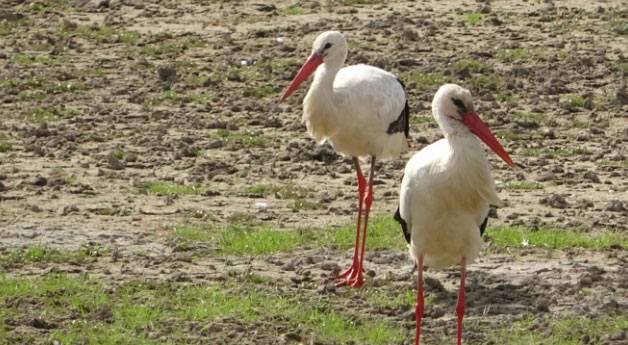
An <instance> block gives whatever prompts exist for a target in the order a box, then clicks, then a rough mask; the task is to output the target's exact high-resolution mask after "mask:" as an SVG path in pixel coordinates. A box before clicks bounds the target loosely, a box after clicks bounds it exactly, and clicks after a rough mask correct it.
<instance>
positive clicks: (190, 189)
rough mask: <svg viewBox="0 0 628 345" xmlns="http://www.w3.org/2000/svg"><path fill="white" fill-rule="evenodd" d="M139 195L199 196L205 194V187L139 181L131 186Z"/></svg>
mask: <svg viewBox="0 0 628 345" xmlns="http://www.w3.org/2000/svg"><path fill="white" fill-rule="evenodd" d="M133 187H134V188H136V190H137V191H139V192H140V193H150V194H156V195H174V194H178V195H199V194H202V193H203V192H205V187H203V186H201V185H199V184H194V185H181V184H172V183H168V182H164V181H140V182H137V183H135V184H134V185H133Z"/></svg>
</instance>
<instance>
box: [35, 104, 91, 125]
mask: <svg viewBox="0 0 628 345" xmlns="http://www.w3.org/2000/svg"><path fill="white" fill-rule="evenodd" d="M78 114H79V112H78V110H75V109H64V108H39V107H37V108H34V109H33V110H31V112H30V113H29V114H28V115H26V120H27V121H29V122H33V123H40V122H44V121H57V120H60V119H61V118H65V117H71V116H76V115H78Z"/></svg>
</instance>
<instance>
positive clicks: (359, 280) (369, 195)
mask: <svg viewBox="0 0 628 345" xmlns="http://www.w3.org/2000/svg"><path fill="white" fill-rule="evenodd" d="M374 177H375V156H373V157H371V172H370V173H369V186H368V190H367V191H366V195H365V196H364V229H363V230H362V248H361V250H360V261H359V262H358V270H357V271H358V276H357V277H355V279H353V280H352V281H351V282H350V283H351V286H353V287H356V288H359V287H361V286H362V284H363V283H364V278H363V277H362V271H364V251H365V247H366V229H367V228H368V224H369V212H370V211H371V204H372V203H373V179H374Z"/></svg>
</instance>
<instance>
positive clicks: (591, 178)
mask: <svg viewBox="0 0 628 345" xmlns="http://www.w3.org/2000/svg"><path fill="white" fill-rule="evenodd" d="M584 178H585V179H587V180H589V181H591V182H594V183H600V178H599V177H598V176H597V174H596V173H594V172H593V171H587V172H586V173H584Z"/></svg>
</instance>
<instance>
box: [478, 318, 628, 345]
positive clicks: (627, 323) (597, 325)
mask: <svg viewBox="0 0 628 345" xmlns="http://www.w3.org/2000/svg"><path fill="white" fill-rule="evenodd" d="M535 320H536V321H537V322H538V321H539V320H538V318H536V317H532V316H529V317H527V318H525V319H524V320H522V321H516V322H513V323H510V324H507V325H504V326H501V327H500V328H498V329H497V330H495V331H492V332H490V333H489V334H490V335H489V337H488V338H489V339H490V340H492V341H493V342H495V343H496V344H509V345H528V344H543V345H578V344H582V343H583V339H585V338H586V339H590V341H586V342H588V343H591V344H594V343H602V342H603V341H602V339H604V338H605V337H606V336H608V335H611V334H616V333H618V332H620V331H622V330H625V329H626V328H628V316H626V315H625V314H624V315H615V316H610V315H603V316H595V317H593V318H591V317H589V316H568V317H564V318H555V317H545V318H543V320H542V324H543V326H541V327H542V328H541V329H543V331H541V332H534V331H530V329H531V328H530V327H531V326H532V323H533V321H535ZM537 329H538V327H537Z"/></svg>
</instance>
